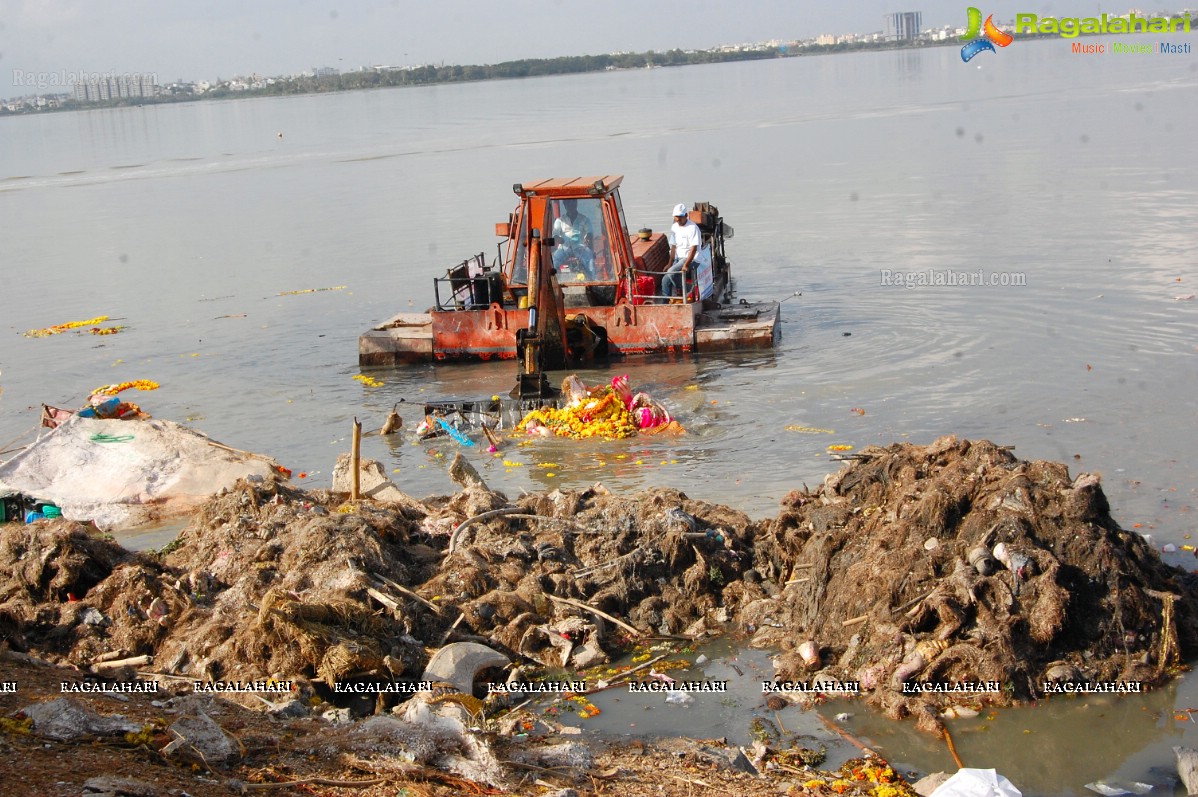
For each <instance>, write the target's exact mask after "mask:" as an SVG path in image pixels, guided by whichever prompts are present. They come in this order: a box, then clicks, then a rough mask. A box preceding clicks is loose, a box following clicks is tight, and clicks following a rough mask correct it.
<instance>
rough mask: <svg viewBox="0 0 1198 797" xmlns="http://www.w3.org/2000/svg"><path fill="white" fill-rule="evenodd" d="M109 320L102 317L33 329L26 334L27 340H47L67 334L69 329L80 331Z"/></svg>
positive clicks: (104, 316) (106, 317)
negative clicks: (52, 336)
mask: <svg viewBox="0 0 1198 797" xmlns="http://www.w3.org/2000/svg"><path fill="white" fill-rule="evenodd" d="M107 320H108V316H106V315H101V316H96V317H95V318H89V319H87V320H85V321H68V322H66V323H65V324H55V325H54V326H52V327H46V328H45V329H31V330H29V331H28V332H26V333H25V337H27V338H46V337H49V336H50V335H57V334H58V333H60V332H66V331H67V330H68V329H79V328H80V327H94V326H96V325H97V324H103V323H104V322H105V321H107Z"/></svg>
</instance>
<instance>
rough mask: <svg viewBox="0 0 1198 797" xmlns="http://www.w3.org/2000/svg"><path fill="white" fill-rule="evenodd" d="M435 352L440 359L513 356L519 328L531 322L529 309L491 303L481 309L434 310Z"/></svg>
mask: <svg viewBox="0 0 1198 797" xmlns="http://www.w3.org/2000/svg"><path fill="white" fill-rule="evenodd" d="M432 315H433V352H434V356H435V357H436V359H438V360H492V359H499V360H510V359H513V358H515V356H516V330H517V329H524V328H525V327H526V326H528V311H527V310H518V309H504V308H502V307H500V306H498V305H494V304H493V305H491V306H490V307H488V308H485V309H480V310H452V311H446V312H433V314H432Z"/></svg>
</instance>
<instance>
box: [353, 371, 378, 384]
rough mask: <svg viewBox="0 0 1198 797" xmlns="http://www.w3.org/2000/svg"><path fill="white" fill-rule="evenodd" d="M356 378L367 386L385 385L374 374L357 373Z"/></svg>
mask: <svg viewBox="0 0 1198 797" xmlns="http://www.w3.org/2000/svg"><path fill="white" fill-rule="evenodd" d="M354 379H357V380H358V381H359V382H361V383H362V384H363V385H365V386H366V387H382V386H383V383H382V382H380V381H379V380H377V379H375V378H374V377H373V376H367V375H366V374H355V375H354Z"/></svg>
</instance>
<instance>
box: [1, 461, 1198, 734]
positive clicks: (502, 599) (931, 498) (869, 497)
mask: <svg viewBox="0 0 1198 797" xmlns="http://www.w3.org/2000/svg"><path fill="white" fill-rule="evenodd" d="M339 472H340V474H342V475H344V473H345V463H342V465H341V466H340V467H339ZM450 472H451V474H452V475H453V476H454V477H455V479H456V480H457V481H458V482H459V483H460V484H461V485H463V489H462V490H461V491H460V492H458V493H457V494H455V495H453V496H449V497H436V498H429V499H425V500H416V499H414V498H411V497H409V496H406V495H404V494H403V493H402V492H401V491H399V490H398V489H397V488H396V487H395V485H393V484H390V483H389V482H387V481H386V478H385V476H384V475H383V473H382V470H381V468H379V467H378V466H377V464H368V465H367V466H366V468H365V469H364V471H363V475H362V490H363V494H364V495H366V496H369V497H368V498H364V499H362V500H360V501H356V502H350V501H346V500H345V494H344V493H343V492H331V491H330V492H322V491H318V492H303V491H299V490H296V489H293V488H291V487H290V486H288V485H287V484H286V483H283V482H280V481H276V480H274V479H273V478H268V479H265V480H262V479H259V480H257V481H246V480H243V481H241V482H238V483H237V485H236V486H235V487H234V488H233V489H228V490H225V491H223V493H222V494H221V495H219V496H217V497H215V498H213V499H211V500H210V501H209V502H208V503H206V504H205V505H203V507H202V508H201V509H200V510H199V512H198V513H197V514H196V515H195V517H194V519H193V521H192V523H191V525H190V526H189V527H188V528H187V529H186V530H185V531H184V532H183V533H182V535H181V536H180V537H179V539H178V540H177V541H176V542H175V543H173V544H172V545H171V546H170V550H169V551H168V552H166V553H164V554H162V555H159V556H149V555H133V554H129V553H126V552H124V551H123V550H121V549H120V548H118V547H117V546H114V545H112V544H111V543H107V542H104V541H102V540H98V539H96V538H95V537H93V536H89V535H88V534H87V533H85V530H84V528H83V527H81V526H79V525H77V524H72V523H70V522H69V521H65V520H59V521H39V522H38V523H35V524H33V525H32V526H25V527H21V526H15V525H10V526H6V527H3V531H2V532H0V562H3V563H5V564H6V565H7V567H6V568H0V572H2V573H3V575H0V635H3V636H4V637H6V638H7V639H9V641H10V644H11V645H12V646H14V647H16V648H17V649H21V650H31V651H36V652H37V653H38V655H41V656H44V657H47V658H50V659H52V660H54V661H56V662H58V663H62V664H67V665H72V666H78V667H85V668H86V667H93V668H94V667H97V666H98V665H102V664H104V663H106V662H110V661H112V660H115V661H117V662H124V661H133V662H136V663H137V666H139V668H140V669H141V670H142V671H152V672H154V673H157V674H159V676H160V677H176V678H179V679H180V680H186V679H197V680H258V679H269V678H276V679H287V680H294V681H299V682H303V683H305V684H307V686H305V689H308V690H312V689H317V690H319V689H321V688H322V684H323V687H328V686H331V685H332V684H333V683H335V682H339V681H345V680H349V679H355V678H375V679H410V680H416V679H419V678H420V677H421V676H422V674H423V673H424V671H425V668H426V667H427V666H428V663H429V659H430V656H431V655H432V654H433V653H435V652H436V650H437V649H439V648H441V647H442V646H443V645H445V644H446V643H449V642H454V641H462V642H476V643H482V644H485V645H487V646H489V647H490V648H492V649H493V650H496V651H499V652H501V653H502V654H504V655H505V656H506V657H508V658H509V659H511V660H512V661H518V660H521V659H523V660H525V661H529V662H536V663H537V664H540V665H545V666H549V667H554V668H559V667H566V668H573V669H582V668H585V667H589V666H592V665H597V664H600V663H603V662H606V661H608V660H609V659H610V658H612V657H614V656H615V655H616V654H617V653H618V652H621V651H623V650H625V649H626V648H627V642H628V641H629V638H630V637H643V636H678V635H681V636H684V637H687V638H690V639H696V640H698V639H701V638H703V637H705V636H708V635H712V634H716V633H719V632H720V631H721V630H723V629H725V628H727V627H737V626H739V627H741V628H743V629H745V630H747V631H748V632H750V633H752V634H753V643H754V644H757V645H761V646H770V647H777V648H780V649H781V650H782V653H781V655H780V656H779V658H778V677H779V678H783V679H787V680H808V681H810V680H813V679H814V680H820V679H824V680H837V681H842V682H843V681H856V682H860V686H861V690H862V694H863V695H864V696H865V697H866V699H867V700H868V701H869V702H870V703H872V704H874V705H876V706H879V707H880V708H882V709H883V710H884V711H886V712H887V713H888V714H890V715H891V716H895V717H902V716H909V715H915V716H916V717H917V718H918V721H919V722H920V725H921V727H924V728H926V729H928V730H932V731H935V730H937V729H939V728H940V727H941V726H940V719H939V714H940V712H941V711H944V710H945V709H959V708H963V707H964V708H967V707H968V705H967V704H972V703H973V702H976V700H977V699H978V698H977V697H975V696H970V697H969V698H968V699H965V698H963V697H962V696H960V695H956V694H954V695H945V694H942V693H919V694H908V693H905V692H904V689H903V686H904V684H911V683H941V682H942V683H985V682H998V683H999V684H1000V685H1001V690H1000V692H999V693H997V694H987V695H984V698H985V699H986V700H987V701H989V702H991V703H999V704H1002V703H1010V702H1013V701H1017V700H1024V699H1032V698H1037V697H1039V696H1041V695H1043V693H1044V689H1043V684H1044V682H1046V681H1054V680H1070V681H1114V680H1119V679H1124V680H1137V681H1144V682H1152V681H1155V680H1158V679H1160V678H1162V677H1164V676H1165V675H1166V674H1168V673H1169V671H1170V670H1169V668H1170V667H1171V666H1172V665H1173V664H1175V663H1176V662H1177V661H1179V657H1186V656H1189V655H1192V653H1193V651H1194V650H1195V648H1196V644H1198V607H1196V604H1195V598H1194V595H1195V592H1194V590H1193V584H1192V579H1191V577H1190V576H1188V575H1187V574H1185V573H1184V572H1183V571H1181V570H1178V569H1177V568H1173V567H1169V566H1166V565H1164V564H1163V563H1162V562H1161V561H1160V558H1159V557H1158V555H1157V554H1156V553H1155V551H1153V550H1152V549H1151V548H1150V547H1149V546H1148V545H1146V544H1145V542H1144V540H1143V539H1142V538H1141V537H1140V536H1139V535H1138V534H1135V533H1133V532H1128V531H1124V530H1122V529H1120V528H1119V527H1118V525H1117V524H1115V522H1114V521H1113V520H1112V519H1111V518H1110V515H1109V510H1108V507H1107V504H1106V499H1105V497H1104V496H1103V493H1102V490H1101V487H1100V486H1099V483H1098V479H1097V478H1096V477H1093V476H1089V475H1082V476H1079V477H1078V478H1077V479H1071V478H1070V477H1069V474H1068V471H1067V469H1066V468H1065V467H1064V466H1063V465H1060V464H1055V463H1045V462H1034V463H1027V462H1020V461H1018V460H1017V459H1016V458H1015V457H1014V456H1013V455H1012V454H1011V453H1010V452H1009V451H1007V450H1004V449H1002V448H1000V447H998V446H995V445H993V444H991V443H987V442H976V443H971V442H968V441H957V440H955V439H953V438H946V439H943V440H940V441H937V442H936V443H935V444H933V445H931V446H926V447H920V446H913V445H896V446H891V447H889V448H886V449H882V448H869V449H866V450H864V451H863V452H861V453H860V454H859V455H858V459H857V461H855V462H854V463H852V464H851V465H849V466H848V467H846V468H845V469H844V470H842V471H841V472H840V473H837V474H835V475H833V476H830V477H829V478H828V480H827V481H826V483H825V484H824V485H823V486H821V487H820V488H819V489H817V490H815V491H803V492H794V493H791V494H790V495H789V496H787V498H786V500H785V501H784V504H783V508H782V512H781V513H780V514H779V515H778V517H776V518H771V519H768V520H764V521H752V520H751V519H750V518H748V517H747V516H746V515H744V514H743V513H740V512H738V511H735V510H732V509H729V508H727V507H723V506H718V505H714V504H710V503H706V502H703V501H696V500H692V499H690V498H688V497H687V496H686V495H684V494H683V493H681V492H679V491H677V490H671V489H653V490H648V491H645V492H643V493H640V494H636V495H632V496H616V495H611V494H609V493H608V491H607V490H606V489H604V488H603V487H602V486H599V485H596V486H594V487H592V488H589V489H586V490H557V491H554V492H552V493H548V494H530V495H526V496H523V497H521V498H519V499H517V500H509V499H508V497H507V496H505V495H503V494H501V493H497V492H494V491H492V490H490V489H488V488H487V486H486V484H485V483H483V481H482V479H481V478H479V476H478V474H477V473H476V472H474V470H473V469H472V468H471V467H470V466H469V465H468V463H466V462H465V461H464V460H459V461H457V462H455V464H454V466H453V467H451V469H450ZM334 486H335V487H336V486H337V484H335V485H334ZM150 660H152V661H150ZM817 675H818V677H817ZM326 694H327V693H326ZM393 703H394V701H392V704H393ZM382 705H383V704H382V703H380V706H382Z"/></svg>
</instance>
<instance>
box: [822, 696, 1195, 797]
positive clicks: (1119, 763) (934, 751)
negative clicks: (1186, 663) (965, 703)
mask: <svg viewBox="0 0 1198 797" xmlns="http://www.w3.org/2000/svg"><path fill="white" fill-rule="evenodd" d="M1187 691H1189V690H1185V689H1184V688H1182V689H1179V688H1178V687H1177V686H1172V687H1170V688H1167V689H1162V690H1159V691H1156V692H1149V693H1147V694H1143V695H1124V696H1110V695H1101V696H1091V697H1088V698H1085V699H1082V698H1076V697H1072V696H1066V697H1061V698H1055V699H1052V700H1048V701H1044V702H1042V703H1039V704H1037V705H1035V706H1032V707H1023V708H1011V709H994V710H991V711H983V712H982V713H981V714H980V715H979V716H978V717H975V718H971V719H956V720H949V721H948V723H947V724H948V728H949V732H950V733H951V734H952V738H953V743H954V745H955V746H956V749H957V754H958V755H959V756H960V757H961V761H962V763H964V764H965V766H967V767H977V768H982V769H990V768H994V769H997V770H998V771H999V772H1000V773H1001V774H1003V775H1005V776H1006V777H1007V778H1009V779H1010V780H1011V781H1012V782H1013V783H1014V784H1015V785H1016V786H1018V787H1019V788H1020V789H1021V790H1022V791H1023V793H1024V794H1035V795H1042V796H1043V797H1050V795H1058V794H1059V795H1066V794H1084V793H1086V791H1085V789H1084V786H1085V784H1087V783H1093V782H1095V781H1104V782H1106V783H1108V784H1110V785H1112V786H1116V785H1120V784H1128V783H1133V782H1144V783H1150V784H1153V785H1154V786H1155V788H1156V789H1157V790H1158V791H1164V792H1166V793H1168V792H1169V791H1170V789H1171V788H1172V784H1173V783H1174V782H1175V780H1176V770H1175V768H1174V767H1173V766H1171V765H1169V764H1165V763H1162V762H1163V761H1165V760H1169V761H1171V757H1172V754H1171V753H1169V755H1168V757H1167V759H1166V758H1165V757H1164V756H1163V754H1162V751H1165V752H1167V751H1169V749H1170V748H1171V747H1172V746H1173V745H1183V746H1188V745H1192V744H1193V738H1194V736H1195V735H1196V734H1195V733H1194V732H1193V731H1191V730H1190V728H1192V727H1193V726H1194V723H1193V722H1191V721H1190V720H1189V719H1188V714H1182V716H1184V717H1187V719H1184V720H1179V719H1177V718H1175V717H1174V711H1173V706H1174V705H1175V704H1176V703H1177V702H1179V700H1178V698H1179V696H1180V697H1182V698H1186V697H1187V695H1186V694H1185V692H1187ZM827 710H828V711H833V710H835V711H840V710H847V711H850V712H852V714H853V716H852V718H851V719H849V720H847V721H846V722H844V723H843V725H844V727H845V729H846V730H848V731H849V732H850V733H853V734H854V735H856V736H857V737H859V738H860V739H862V740H864V741H865V742H866V743H868V744H869V745H871V746H873V747H874V748H875V749H877V750H878V751H879V752H880V753H881V754H882V755H884V756H886V757H887V758H888V759H889V760H890V762H891V763H892V764H895V765H896V766H897V767H898V768H899V769H900V770H907V769H912V768H913V769H916V770H918V771H920V772H922V773H927V772H935V771H937V770H941V771H946V772H953V771H955V770H956V764H955V763H954V762H953V759H952V756H951V754H950V753H949V751H948V746H947V744H946V743H945V742H944V741H943V740H941V739H934V738H932V737H930V736H928V735H927V734H921V733H919V732H918V731H916V730H915V729H914V727H913V725H912V723H910V722H906V723H895V722H891V721H889V720H886V719H884V718H881V717H879V716H877V715H875V714H872V713H870V712H867V711H861V710H859V709H855V708H853V707H852V706H851V704H849V703H847V702H846V701H837V702H836V703H835V704H829V705H828V707H827ZM1187 737H1189V738H1188V740H1187Z"/></svg>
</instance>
